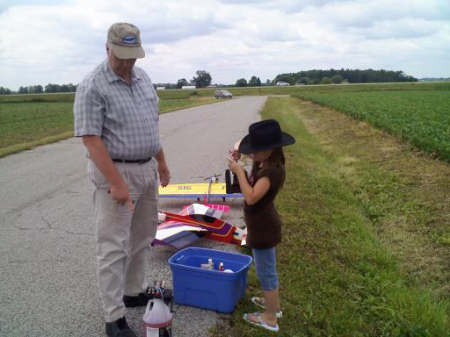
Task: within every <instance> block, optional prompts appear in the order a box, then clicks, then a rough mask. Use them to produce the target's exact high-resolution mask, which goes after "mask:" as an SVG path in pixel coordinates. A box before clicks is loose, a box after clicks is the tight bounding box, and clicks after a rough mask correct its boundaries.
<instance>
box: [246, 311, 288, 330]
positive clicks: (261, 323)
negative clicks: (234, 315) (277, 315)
mask: <svg viewBox="0 0 450 337" xmlns="http://www.w3.org/2000/svg"><path fill="white" fill-rule="evenodd" d="M249 315H253V316H254V317H255V318H257V319H258V321H254V320H252V319H250V318H249ZM243 318H244V320H246V321H247V322H249V323H251V324H253V325H256V326H259V327H261V328H264V329H267V330H270V331H275V332H276V331H278V330H280V327H279V326H278V324H277V325H275V326H272V325H269V324H267V323H266V322H265V321H264V320H263V318H262V317H261V314H260V313H259V312H254V313H252V314H244V316H243Z"/></svg>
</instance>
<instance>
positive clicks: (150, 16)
mask: <svg viewBox="0 0 450 337" xmlns="http://www.w3.org/2000/svg"><path fill="white" fill-rule="evenodd" d="M35 3H37V1H31V0H29V1H27V0H22V1H20V2H17V1H12V2H11V1H7V2H5V1H2V0H0V86H3V87H9V88H11V89H13V90H17V88H18V87H19V86H21V85H35V84H42V85H46V84H47V83H49V82H52V83H59V84H63V83H69V82H72V83H78V82H79V81H80V80H81V79H82V78H83V77H84V76H85V75H86V74H87V73H88V72H89V71H90V70H91V69H93V68H94V67H95V66H96V65H97V64H98V63H99V62H101V60H102V59H104V57H105V49H104V43H105V40H106V32H107V29H108V27H109V26H110V25H111V24H112V23H114V22H117V21H125V22H132V23H134V24H136V25H137V26H138V27H139V28H140V29H141V37H142V41H143V44H144V47H145V49H146V52H147V57H146V58H145V59H143V60H139V61H138V63H137V64H138V66H141V67H143V68H144V69H146V70H147V71H148V72H149V74H150V75H151V77H152V79H153V81H154V82H172V83H174V82H176V81H177V80H178V79H179V78H183V77H184V78H187V79H190V78H192V77H193V76H194V75H195V71H197V70H206V71H208V72H210V73H211V75H212V77H213V82H217V83H234V82H235V81H236V80H237V79H238V78H241V77H244V78H247V79H249V78H250V76H252V75H256V76H258V77H260V78H261V79H262V80H265V79H267V78H270V79H272V78H274V77H275V76H276V75H277V74H279V73H283V72H297V71H300V70H308V69H313V68H316V69H319V68H322V69H328V68H332V67H333V68H341V67H344V68H374V69H379V68H385V69H392V70H404V71H405V72H407V73H408V74H411V75H413V76H418V77H422V76H450V67H449V64H448V61H447V60H448V59H450V47H449V46H450V43H449V42H450V41H449V39H450V23H449V19H450V5H449V4H448V3H447V2H446V1H442V0H430V1H426V0H398V1H396V2H395V6H394V5H393V2H392V1H390V0H364V1H363V0H355V1H350V0H348V1H331V0H321V1H317V0H314V1H313V0H279V1H263V0H259V1H252V0H246V1H241V0H240V1H225V0H223V1H218V0H187V1H186V0H185V1H181V0H179V1H176V0H168V1H148V0H133V1H128V2H124V1H118V0H97V1H92V0H78V1H76V0H73V1H65V2H64V1H56V0H48V1H44V0H42V1H40V2H39V3H40V5H35ZM393 6H394V7H393Z"/></svg>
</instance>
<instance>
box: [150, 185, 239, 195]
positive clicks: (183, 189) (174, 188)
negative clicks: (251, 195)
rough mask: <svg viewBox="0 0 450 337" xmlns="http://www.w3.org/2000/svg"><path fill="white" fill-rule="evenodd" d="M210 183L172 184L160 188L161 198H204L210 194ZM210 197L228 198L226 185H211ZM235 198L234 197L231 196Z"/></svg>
mask: <svg viewBox="0 0 450 337" xmlns="http://www.w3.org/2000/svg"><path fill="white" fill-rule="evenodd" d="M208 188H209V184H208V183H200V184H170V185H167V186H166V187H162V186H160V187H159V195H160V196H161V197H164V196H167V197H170V196H174V197H195V198H198V197H202V196H204V195H206V194H208ZM210 195H214V196H220V197H226V196H229V195H227V191H226V186H225V184H224V183H213V184H211V191H210ZM231 196H233V195H231Z"/></svg>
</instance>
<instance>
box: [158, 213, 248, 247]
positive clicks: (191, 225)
mask: <svg viewBox="0 0 450 337" xmlns="http://www.w3.org/2000/svg"><path fill="white" fill-rule="evenodd" d="M222 214H223V211H221V210H218V209H214V208H211V207H208V206H206V205H201V204H192V205H190V206H188V207H186V208H184V209H183V210H182V211H181V212H180V213H178V214H174V213H169V212H160V216H162V218H163V222H162V223H161V224H159V225H158V230H157V232H156V237H155V239H154V240H153V242H152V245H164V246H172V247H174V248H177V249H180V248H183V247H185V246H187V245H189V244H190V243H192V242H194V241H196V240H198V239H199V238H201V237H205V238H208V239H211V240H216V241H220V242H226V243H232V244H236V245H245V238H246V236H247V231H246V230H242V229H240V228H237V227H236V226H233V225H230V224H229V223H226V222H225V221H223V220H220V217H221V216H222Z"/></svg>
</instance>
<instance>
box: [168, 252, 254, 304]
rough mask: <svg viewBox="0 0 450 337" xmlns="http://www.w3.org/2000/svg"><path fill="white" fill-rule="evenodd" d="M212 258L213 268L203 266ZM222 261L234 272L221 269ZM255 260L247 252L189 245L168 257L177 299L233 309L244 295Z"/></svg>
mask: <svg viewBox="0 0 450 337" xmlns="http://www.w3.org/2000/svg"><path fill="white" fill-rule="evenodd" d="M208 259H212V260H213V263H214V270H208V269H202V268H201V267H200V265H201V264H202V263H208ZM220 262H222V263H223V264H224V268H225V269H231V270H232V271H233V273H225V272H223V271H219V270H218V267H219V264H220ZM251 263H252V257H251V256H248V255H243V254H238V253H230V252H224V251H221V250H215V249H207V248H196V247H189V248H185V249H183V250H180V251H179V252H177V253H175V254H174V255H173V256H172V257H171V258H170V259H169V265H170V268H171V270H172V277H173V293H174V300H175V303H177V304H183V305H189V306H193V307H198V308H203V309H211V310H216V311H218V312H221V313H231V312H233V310H234V307H235V305H236V303H237V302H238V301H239V299H240V298H241V297H242V296H244V294H245V288H246V286H247V272H248V269H249V268H250V265H251Z"/></svg>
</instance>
